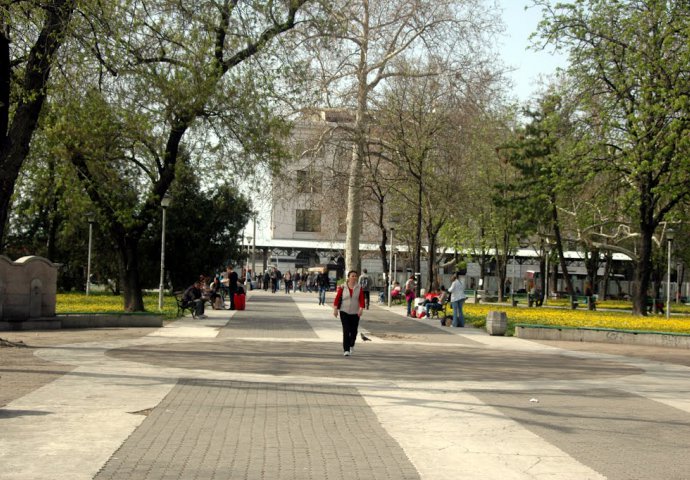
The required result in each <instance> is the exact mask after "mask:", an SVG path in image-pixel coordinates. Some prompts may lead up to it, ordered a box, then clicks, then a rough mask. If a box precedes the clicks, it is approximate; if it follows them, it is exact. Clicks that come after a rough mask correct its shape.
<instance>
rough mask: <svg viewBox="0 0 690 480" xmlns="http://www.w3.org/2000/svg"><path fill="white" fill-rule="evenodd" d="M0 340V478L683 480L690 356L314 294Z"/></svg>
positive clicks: (689, 466) (253, 298)
mask: <svg viewBox="0 0 690 480" xmlns="http://www.w3.org/2000/svg"><path fill="white" fill-rule="evenodd" d="M207 313H208V314H209V318H208V319H205V320H192V319H190V318H185V319H182V320H180V321H178V322H174V323H172V324H170V325H166V327H164V328H162V329H99V330H80V331H68V330H65V331H51V332H3V333H2V334H0V337H2V338H5V339H8V340H12V341H18V340H23V341H25V342H26V343H27V344H28V345H29V348H0V361H2V363H1V364H0V365H1V366H0V406H2V408H0V426H1V427H2V432H3V434H2V436H0V477H2V478H3V479H5V478H7V479H11V480H19V479H32V480H34V479H52V480H62V479H65V480H67V479H69V480H74V479H92V478H96V479H99V480H101V479H142V480H144V479H146V480H148V479H163V478H165V479H168V478H180V479H187V478H190V479H191V478H196V479H211V478H222V479H235V478H237V479H245V478H246V479H257V480H258V479H317V478H318V479H321V478H327V479H340V478H342V479H346V478H367V479H369V478H372V479H379V478H381V479H388V478H391V479H398V478H400V479H405V478H411V479H417V478H420V479H434V480H435V479H442V480H443V479H457V478H466V479H501V480H502V479H505V478H511V479H541V478H558V479H573V480H575V479H577V480H580V479H600V478H610V479H621V480H623V479H630V478H639V479H645V478H649V479H657V478H663V479H684V478H688V475H687V472H688V471H690V458H688V456H687V455H686V453H687V450H688V447H689V446H690V445H689V444H690V375H689V374H690V368H688V366H689V365H690V352H685V351H677V350H673V351H668V350H666V349H659V348H652V347H644V348H640V347H628V346H624V345H623V346H622V345H604V344H569V343H566V342H542V343H537V342H531V341H524V340H520V339H516V338H503V337H490V336H488V335H486V334H485V333H483V332H482V331H480V330H476V329H470V328H466V329H451V328H443V327H440V326H438V322H437V321H432V320H415V319H409V318H406V317H405V316H404V314H403V307H394V308H393V309H392V311H389V310H388V309H387V308H379V307H376V306H372V308H371V309H370V310H367V311H366V312H365V314H364V316H363V319H362V322H361V330H362V331H364V332H366V334H367V336H368V337H370V338H371V339H372V341H371V342H362V341H359V342H358V343H357V345H356V348H355V355H354V356H352V357H343V356H342V352H341V348H340V345H341V338H340V336H341V333H340V322H339V320H337V319H335V318H334V317H333V315H332V309H331V308H330V307H329V306H318V305H317V300H316V295H315V294H313V295H311V294H303V293H297V294H294V295H285V294H283V293H278V294H275V295H274V294H270V293H264V292H256V291H255V292H250V295H249V299H248V302H247V310H245V311H236V312H229V311H213V310H211V311H209V312H207Z"/></svg>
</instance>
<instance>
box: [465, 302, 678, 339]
mask: <svg viewBox="0 0 690 480" xmlns="http://www.w3.org/2000/svg"><path fill="white" fill-rule="evenodd" d="M489 310H498V311H502V312H506V314H507V316H508V322H509V323H510V324H512V325H514V324H516V323H529V324H536V325H554V326H561V327H575V328H582V327H589V328H610V329H616V330H635V331H653V332H672V333H688V334H690V316H687V315H684V316H674V317H673V318H671V319H670V320H667V319H666V317H665V316H662V315H650V316H648V317H636V316H633V315H631V314H630V313H625V312H604V311H599V310H597V311H589V310H584V309H578V310H570V309H565V308H545V307H538V308H521V307H510V306H507V305H491V304H466V305H465V308H464V310H463V311H464V312H465V313H466V315H467V316H468V317H469V320H470V321H472V323H473V324H477V323H479V324H481V323H482V321H483V320H485V319H486V315H487V313H488V312H489Z"/></svg>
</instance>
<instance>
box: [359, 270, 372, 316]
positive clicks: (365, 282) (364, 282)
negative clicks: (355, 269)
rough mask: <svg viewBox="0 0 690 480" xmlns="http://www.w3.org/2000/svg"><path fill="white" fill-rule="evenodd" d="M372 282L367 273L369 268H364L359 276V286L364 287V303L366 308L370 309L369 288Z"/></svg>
mask: <svg viewBox="0 0 690 480" xmlns="http://www.w3.org/2000/svg"><path fill="white" fill-rule="evenodd" d="M370 284H371V280H370V279H369V275H367V269H366V268H365V269H363V270H362V275H360V277H359V286H360V287H362V291H363V292H364V304H365V305H366V309H367V310H369V295H370V293H369V289H370Z"/></svg>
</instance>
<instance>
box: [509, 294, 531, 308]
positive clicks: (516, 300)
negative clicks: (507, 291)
mask: <svg viewBox="0 0 690 480" xmlns="http://www.w3.org/2000/svg"><path fill="white" fill-rule="evenodd" d="M510 303H511V304H512V305H513V306H514V307H517V306H518V304H520V303H524V304H525V305H528V306H530V307H531V306H532V301H531V300H530V298H529V295H528V294H526V293H514V294H512V295H511V296H510Z"/></svg>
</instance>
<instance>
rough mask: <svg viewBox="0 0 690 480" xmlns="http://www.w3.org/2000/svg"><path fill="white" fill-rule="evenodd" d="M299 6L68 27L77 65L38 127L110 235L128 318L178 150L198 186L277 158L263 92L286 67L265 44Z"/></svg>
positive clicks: (121, 16) (159, 8) (91, 21)
mask: <svg viewBox="0 0 690 480" xmlns="http://www.w3.org/2000/svg"><path fill="white" fill-rule="evenodd" d="M305 3H306V0H293V1H290V2H287V3H284V2H281V3H274V4H270V5H264V4H263V3H261V2H249V3H246V4H245V3H242V4H241V5H240V4H239V2H229V1H224V2H207V3H204V4H201V5H199V4H197V3H196V2H170V1H167V0H147V1H145V2H127V1H121V2H118V3H116V4H103V3H99V4H95V5H94V4H90V5H89V6H90V7H91V9H90V10H88V12H86V13H85V15H84V16H83V17H82V18H83V19H84V22H83V23H80V24H79V25H76V26H75V28H74V41H73V42H71V43H70V44H69V46H68V47H69V48H67V49H66V51H65V55H70V54H73V55H74V57H75V58H79V59H80V62H79V63H78V64H76V65H74V67H73V68H67V69H65V70H62V71H61V73H62V75H63V77H62V78H61V79H60V80H61V82H62V84H61V85H62V88H61V89H60V92H59V93H60V95H59V96H56V97H55V98H54V99H53V100H54V107H53V110H52V113H53V116H51V118H50V119H49V122H47V128H48V129H49V131H50V134H51V135H52V138H53V141H54V144H55V145H56V148H55V153H56V154H58V155H59V156H60V158H62V159H63V160H65V161H68V162H70V163H71V164H72V165H73V167H74V169H75V171H76V173H77V176H78V178H79V179H80V182H81V184H82V186H83V188H84V190H85V191H86V192H87V195H88V197H89V199H90V201H91V202H92V203H93V204H94V206H95V208H96V209H97V210H98V214H99V217H100V218H102V220H103V225H104V228H105V229H106V230H107V231H108V232H109V235H110V238H112V241H113V244H114V246H115V251H116V252H117V253H118V258H119V271H120V282H121V284H122V286H123V293H124V302H125V308H126V309H127V310H130V311H138V310H141V309H143V301H142V297H141V290H142V284H141V278H140V272H139V264H140V253H141V252H140V251H139V242H140V241H141V240H142V238H144V237H145V236H146V235H149V234H148V233H147V230H148V229H149V228H150V225H152V223H153V222H154V221H155V220H156V219H157V218H158V217H159V216H160V205H159V202H160V199H161V198H162V196H163V195H164V194H165V193H166V192H167V191H168V190H169V188H170V186H171V185H172V183H173V181H174V178H175V172H176V169H177V165H178V164H179V163H181V162H182V161H183V160H182V159H181V152H182V151H185V150H186V151H188V152H189V159H190V161H191V162H192V163H193V164H194V167H195V172H196V174H197V175H199V177H200V178H202V179H204V180H205V181H208V182H209V183H223V182H226V181H227V182H230V183H233V182H239V181H240V180H241V179H243V178H246V177H247V176H248V175H244V174H242V176H239V175H238V172H253V171H255V170H258V168H257V167H258V164H259V163H261V162H263V163H264V164H268V166H269V168H270V167H272V166H273V162H275V159H279V158H280V157H281V156H280V154H279V151H278V150H279V143H278V141H279V139H280V137H281V136H282V135H283V134H284V133H285V131H286V129H285V127H284V123H283V122H280V121H278V120H276V119H275V116H274V114H273V112H272V107H274V106H275V103H273V102H272V98H273V97H272V85H273V84H274V83H275V82H277V81H278V79H279V78H280V75H281V74H283V73H285V70H289V68H288V67H280V68H279V67H277V66H276V65H278V64H277V62H276V61H275V60H276V59H275V58H274V57H272V56H271V55H269V53H270V52H271V51H272V50H271V49H270V48H269V46H270V44H271V40H273V39H274V38H275V37H277V36H279V35H281V34H283V33H285V32H287V31H289V30H291V29H293V28H294V27H295V25H296V16H297V14H298V12H299V11H300V9H301V8H302V7H303V5H304V4H305ZM259 60H261V61H259ZM77 84H78V85H80V87H81V89H80V90H79V91H77V90H75V89H73V88H71V87H72V86H73V85H77ZM247 161H248V162H247ZM248 163H249V165H248ZM231 223H232V221H231Z"/></svg>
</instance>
